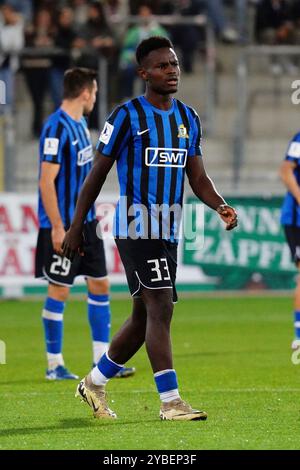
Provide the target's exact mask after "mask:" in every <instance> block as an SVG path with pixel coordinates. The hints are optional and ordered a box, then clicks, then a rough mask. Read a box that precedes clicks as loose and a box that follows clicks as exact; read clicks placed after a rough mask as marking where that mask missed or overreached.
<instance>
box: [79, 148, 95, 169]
mask: <svg viewBox="0 0 300 470" xmlns="http://www.w3.org/2000/svg"><path fill="white" fill-rule="evenodd" d="M92 160H93V147H92V145H88V146H87V147H85V148H84V149H82V150H80V151H79V152H78V154H77V165H79V166H83V165H86V164H87V163H89V162H90V161H92Z"/></svg>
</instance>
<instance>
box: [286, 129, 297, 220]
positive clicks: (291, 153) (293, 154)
mask: <svg viewBox="0 0 300 470" xmlns="http://www.w3.org/2000/svg"><path fill="white" fill-rule="evenodd" d="M285 160H288V161H291V162H295V163H296V167H295V169H294V175H295V178H296V180H297V182H298V185H299V186H300V133H298V134H296V135H295V136H294V138H293V139H292V140H291V142H290V143H289V146H288V149H287V153H286V155H285ZM281 223H282V224H283V225H294V226H297V227H300V208H299V205H298V203H297V201H296V199H295V198H294V196H293V195H292V193H291V192H290V191H288V192H287V193H286V196H285V198H284V201H283V205H282V210H281Z"/></svg>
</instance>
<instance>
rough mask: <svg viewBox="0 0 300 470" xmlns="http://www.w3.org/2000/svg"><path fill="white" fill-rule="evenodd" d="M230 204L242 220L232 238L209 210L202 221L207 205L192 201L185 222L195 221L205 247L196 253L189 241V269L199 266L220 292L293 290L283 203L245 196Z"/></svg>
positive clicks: (185, 253)
mask: <svg viewBox="0 0 300 470" xmlns="http://www.w3.org/2000/svg"><path fill="white" fill-rule="evenodd" d="M226 200H227V202H228V203H229V204H230V205H232V206H233V207H235V208H236V210H237V212H238V217H239V225H238V227H237V228H236V229H234V230H233V231H230V232H227V231H226V230H225V229H224V223H223V222H222V220H221V219H220V217H219V216H217V214H216V212H215V211H212V210H210V209H209V208H207V207H205V209H204V216H203V217H202V218H201V217H196V205H197V204H201V203H200V202H199V201H198V200H197V199H196V198H195V197H193V196H190V197H188V198H187V199H186V206H185V220H192V228H193V231H194V232H195V234H197V233H198V236H199V240H200V243H199V246H198V248H196V249H195V248H193V249H191V246H193V245H191V243H190V241H189V240H188V239H187V238H186V236H185V241H184V250H183V264H184V265H190V266H191V265H193V266H195V265H198V266H199V267H201V268H202V270H203V271H204V273H205V274H206V275H207V276H213V277H215V278H216V279H217V282H216V283H215V288H216V289H253V288H256V289H290V288H293V287H294V286H295V276H296V268H295V266H294V264H293V263H292V260H291V255H290V251H289V248H288V246H287V244H286V242H285V237H284V233H283V230H282V227H281V226H280V222H279V220H280V208H281V204H282V198H281V197H270V198H262V197H246V196H245V197H228V198H226ZM187 215H188V217H186V216H187ZM189 216H191V217H189ZM198 219H199V220H198ZM201 234H202V236H201ZM201 239H202V241H203V242H201Z"/></svg>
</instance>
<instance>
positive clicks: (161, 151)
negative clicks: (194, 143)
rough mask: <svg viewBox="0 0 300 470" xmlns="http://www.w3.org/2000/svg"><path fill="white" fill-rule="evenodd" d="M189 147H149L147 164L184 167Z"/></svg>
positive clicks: (147, 149) (146, 155) (146, 157)
mask: <svg viewBox="0 0 300 470" xmlns="http://www.w3.org/2000/svg"><path fill="white" fill-rule="evenodd" d="M186 157H187V149H172V148H169V149H168V148H162V147H147V148H146V153H145V163H146V165H147V166H170V167H178V168H184V167H185V164H186Z"/></svg>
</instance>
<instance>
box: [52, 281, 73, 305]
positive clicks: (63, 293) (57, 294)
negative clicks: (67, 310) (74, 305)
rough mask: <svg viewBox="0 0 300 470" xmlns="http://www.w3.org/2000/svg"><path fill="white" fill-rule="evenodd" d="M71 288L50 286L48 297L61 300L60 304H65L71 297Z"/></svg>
mask: <svg viewBox="0 0 300 470" xmlns="http://www.w3.org/2000/svg"><path fill="white" fill-rule="evenodd" d="M69 291H70V289H69V287H66V286H59V285H56V284H49V288H48V295H49V297H51V298H52V299H55V300H59V301H60V302H65V301H66V300H67V298H68V296H69Z"/></svg>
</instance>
